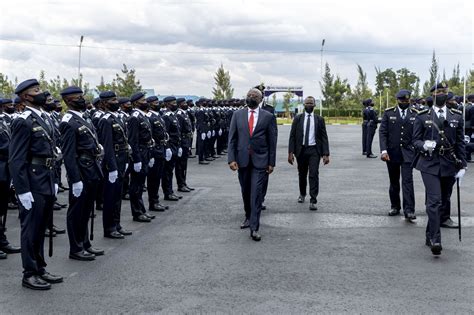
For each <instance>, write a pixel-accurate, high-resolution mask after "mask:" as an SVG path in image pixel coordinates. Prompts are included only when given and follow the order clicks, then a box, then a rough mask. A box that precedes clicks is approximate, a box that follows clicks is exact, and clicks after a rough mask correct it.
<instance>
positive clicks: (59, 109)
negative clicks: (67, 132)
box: [54, 106, 63, 113]
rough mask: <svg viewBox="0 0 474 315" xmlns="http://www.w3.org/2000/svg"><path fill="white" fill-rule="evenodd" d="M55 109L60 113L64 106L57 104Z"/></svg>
mask: <svg viewBox="0 0 474 315" xmlns="http://www.w3.org/2000/svg"><path fill="white" fill-rule="evenodd" d="M54 111H55V112H56V113H60V112H62V111H63V108H62V107H58V106H56V108H55V109H54Z"/></svg>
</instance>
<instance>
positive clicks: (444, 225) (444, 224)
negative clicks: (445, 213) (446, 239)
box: [441, 218, 459, 229]
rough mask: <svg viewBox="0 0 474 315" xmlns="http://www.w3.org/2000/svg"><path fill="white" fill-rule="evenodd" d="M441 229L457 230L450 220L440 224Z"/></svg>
mask: <svg viewBox="0 0 474 315" xmlns="http://www.w3.org/2000/svg"><path fill="white" fill-rule="evenodd" d="M441 227H444V228H448V229H457V228H459V226H458V225H457V224H456V223H454V222H453V220H451V218H449V219H447V220H446V221H444V222H443V223H441Z"/></svg>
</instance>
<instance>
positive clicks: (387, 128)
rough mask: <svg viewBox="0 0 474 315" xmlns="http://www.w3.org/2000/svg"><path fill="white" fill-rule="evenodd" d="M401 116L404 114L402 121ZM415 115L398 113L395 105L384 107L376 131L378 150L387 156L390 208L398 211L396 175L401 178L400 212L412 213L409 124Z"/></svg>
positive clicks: (398, 193)
mask: <svg viewBox="0 0 474 315" xmlns="http://www.w3.org/2000/svg"><path fill="white" fill-rule="evenodd" d="M401 114H405V118H404V119H403V118H402V115H401ZM416 115H417V112H416V111H415V110H414V109H412V108H407V109H405V110H404V111H402V113H400V109H399V107H398V106H396V107H392V108H388V109H387V110H386V111H385V113H384V115H383V117H382V123H381V124H380V129H379V138H380V151H381V152H382V153H385V152H386V153H387V154H388V156H389V158H390V161H387V162H386V163H387V169H388V175H389V179H390V188H389V196H390V203H391V208H392V209H397V210H400V209H401V202H400V174H401V176H402V194H403V212H404V213H405V215H406V214H408V213H414V212H415V192H414V188H413V166H412V163H413V160H414V158H415V154H416V152H415V147H414V146H413V143H412V136H413V125H414V123H415V118H416Z"/></svg>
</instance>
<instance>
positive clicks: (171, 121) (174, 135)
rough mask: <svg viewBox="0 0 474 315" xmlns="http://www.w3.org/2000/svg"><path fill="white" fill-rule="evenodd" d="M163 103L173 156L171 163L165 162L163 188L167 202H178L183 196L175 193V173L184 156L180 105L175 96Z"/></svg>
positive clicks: (164, 117) (168, 97) (164, 118)
mask: <svg viewBox="0 0 474 315" xmlns="http://www.w3.org/2000/svg"><path fill="white" fill-rule="evenodd" d="M163 102H164V104H165V106H166V110H165V111H164V112H163V120H164V121H165V125H166V130H167V131H168V135H169V140H168V147H169V148H170V149H171V152H172V153H173V155H172V157H171V159H170V160H169V161H166V162H165V170H164V175H163V182H162V188H163V194H164V195H165V198H164V199H165V200H170V201H178V200H179V199H181V198H182V196H178V195H176V194H175V193H174V191H173V171H174V169H175V166H176V161H177V160H178V158H180V157H181V156H182V155H183V149H182V148H181V127H180V125H179V121H178V118H177V117H176V112H177V110H178V104H177V103H176V98H175V97H174V96H167V97H165V98H164V99H163Z"/></svg>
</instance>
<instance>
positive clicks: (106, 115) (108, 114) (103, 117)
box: [100, 113, 110, 119]
mask: <svg viewBox="0 0 474 315" xmlns="http://www.w3.org/2000/svg"><path fill="white" fill-rule="evenodd" d="M109 117H110V113H107V114H104V115H102V117H101V118H100V119H108V118H109Z"/></svg>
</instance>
